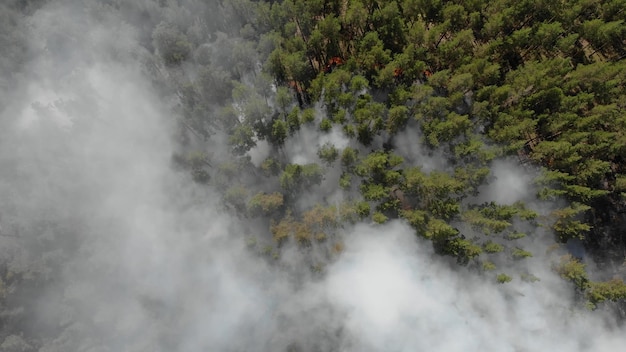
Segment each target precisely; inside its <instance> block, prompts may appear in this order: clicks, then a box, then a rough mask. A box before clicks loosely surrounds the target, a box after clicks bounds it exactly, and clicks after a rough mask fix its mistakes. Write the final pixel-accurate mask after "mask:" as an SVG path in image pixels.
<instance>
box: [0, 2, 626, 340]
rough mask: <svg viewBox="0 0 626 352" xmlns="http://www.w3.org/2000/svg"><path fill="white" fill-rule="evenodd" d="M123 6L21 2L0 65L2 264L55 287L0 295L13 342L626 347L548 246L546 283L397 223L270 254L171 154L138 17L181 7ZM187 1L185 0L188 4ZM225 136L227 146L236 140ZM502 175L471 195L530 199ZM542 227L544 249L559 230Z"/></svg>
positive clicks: (305, 139)
mask: <svg viewBox="0 0 626 352" xmlns="http://www.w3.org/2000/svg"><path fill="white" fill-rule="evenodd" d="M107 3H110V4H107ZM121 3H122V2H115V1H108V2H107V1H101V2H93V3H89V2H81V1H51V2H49V4H47V5H44V6H42V7H40V8H38V9H36V10H33V11H32V13H30V14H28V15H21V12H20V13H18V12H15V13H14V16H17V17H19V20H16V23H15V27H12V30H15V31H18V30H19V31H22V33H25V34H21V35H22V36H23V38H17V39H15V40H16V42H17V43H21V44H20V45H23V49H22V52H21V56H20V58H21V61H20V62H17V61H16V62H10V63H9V64H3V66H1V67H2V69H3V71H2V72H1V75H2V80H3V81H2V82H3V85H2V89H3V91H2V95H3V96H4V97H3V98H2V104H3V105H2V106H1V108H2V111H1V115H0V224H1V226H2V229H1V230H0V234H1V235H2V236H1V238H0V245H1V250H2V253H1V255H2V257H1V258H2V260H3V262H2V264H3V266H6V269H3V270H4V273H3V276H4V277H5V278H7V277H10V274H9V273H10V272H25V273H27V274H25V275H26V276H25V277H23V278H22V279H24V280H25V281H26V282H27V283H28V282H29V281H28V280H29V278H28V275H31V276H32V277H37V278H44V279H45V280H44V283H43V284H39V283H37V282H35V281H34V280H33V282H32V284H25V285H24V286H23V287H22V288H21V290H22V291H20V292H18V293H15V292H13V293H11V292H5V291H4V288H0V291H2V294H3V295H10V297H12V298H11V301H10V302H9V303H10V306H8V307H2V309H3V312H2V317H1V318H0V319H2V325H1V327H2V330H1V331H2V335H0V350H2V351H9V352H13V351H41V352H56V351H59V352H61V351H92V352H94V351H129V352H135V351H137V352H138V351H185V352H186V351H189V352H191V351H420V350H422V351H617V350H619V349H620V347H622V346H624V345H626V337H625V336H624V334H623V330H620V326H619V325H618V324H617V323H616V322H615V321H613V320H612V319H611V318H610V317H609V316H608V315H607V316H604V315H603V313H602V312H601V311H596V312H589V311H586V310H584V309H581V308H580V307H579V306H578V305H576V304H575V297H574V294H573V290H572V289H571V287H569V285H568V284H567V283H566V282H564V281H563V280H561V279H560V278H559V277H558V276H557V275H556V274H555V273H554V272H552V271H551V270H549V269H546V268H549V267H550V264H549V263H550V261H551V260H552V259H551V257H550V255H549V254H548V253H543V252H541V251H535V253H536V255H535V257H533V258H531V259H530V260H529V261H528V264H527V265H528V267H529V268H532V272H533V273H534V275H536V276H537V277H538V278H539V281H536V282H526V281H523V280H520V279H519V278H517V277H516V278H515V280H513V281H512V282H511V283H509V284H507V285H499V284H497V283H494V282H493V280H492V279H487V278H484V277H481V276H479V275H476V274H475V273H473V272H471V271H470V270H469V269H466V268H459V267H456V266H451V265H450V264H449V263H448V262H447V261H446V260H445V259H443V258H441V257H440V256H438V255H435V254H434V253H433V250H432V248H431V245H430V244H428V243H426V242H424V241H421V240H420V239H419V238H418V237H417V236H416V235H415V233H414V230H413V229H411V228H410V227H409V226H408V225H407V224H405V223H403V222H401V221H399V220H396V221H391V222H389V223H388V224H385V225H374V224H359V225H356V226H354V227H349V228H345V229H343V230H342V231H343V233H342V235H343V237H344V242H345V250H344V252H343V253H341V255H339V256H338V258H337V259H335V261H334V262H332V263H331V264H330V265H328V266H326V267H325V268H323V270H322V272H321V273H318V275H315V274H311V273H310V270H309V268H303V267H301V265H300V264H298V263H295V262H296V261H295V260H291V258H290V253H291V254H293V255H296V254H297V251H299V250H300V249H296V248H293V249H290V248H287V249H286V250H285V254H284V255H283V256H282V257H281V258H279V259H277V260H276V261H275V262H272V261H268V260H266V259H263V258H262V257H261V256H259V255H257V253H256V252H255V247H254V246H252V245H251V244H250V243H249V241H247V239H249V238H250V237H253V238H261V239H263V238H266V237H267V234H266V233H265V232H266V230H265V229H254V230H251V227H250V226H245V225H244V224H242V221H241V220H240V219H238V218H236V217H234V216H232V215H229V214H228V213H227V212H225V211H224V210H223V208H222V205H221V204H220V196H219V195H218V192H217V191H216V190H215V189H212V188H211V187H206V186H199V185H197V184H195V183H193V182H192V181H191V179H190V178H189V177H188V176H186V175H185V174H183V173H181V172H177V171H175V169H174V168H173V167H172V165H171V164H172V163H171V155H172V152H173V151H174V150H175V148H176V146H175V143H174V137H173V135H174V133H173V132H172V131H175V119H176V116H175V114H176V110H175V99H173V98H172V99H171V100H168V99H162V96H163V95H162V94H163V91H161V90H160V89H162V87H155V86H154V82H152V81H151V80H150V79H149V78H148V76H147V74H146V72H145V70H146V67H149V65H148V64H147V62H149V55H150V54H149V52H148V49H147V48H146V46H145V45H147V44H146V43H148V42H149V40H148V39H146V38H149V36H147V35H146V34H145V33H144V32H143V28H144V27H149V26H150V25H153V24H155V23H159V22H160V21H161V19H162V18H167V17H168V16H169V17H168V18H169V19H170V20H171V21H173V20H174V19H176V16H178V15H180V14H181V12H176V11H175V9H177V7H175V6H174V5H173V4H170V5H172V7H170V8H169V9H168V8H160V7H159V6H157V4H156V3H152V2H149V1H145V2H137V4H136V5H135V6H134V7H133V6H131V5H125V4H121ZM171 3H173V2H171ZM190 3H193V4H191V5H194V6H200V5H198V4H197V3H195V2H190ZM191 5H190V6H191ZM172 8H174V10H173V9H172ZM184 8H185V4H184V2H182V4H181V5H180V7H179V8H178V9H179V10H180V9H184ZM140 10H141V11H140ZM142 11H143V12H142ZM168 11H170V12H168ZM137 13H143V14H145V16H139V15H137ZM183 15H184V12H183ZM22 16H24V17H22ZM180 16H182V15H180ZM133 21H136V22H133ZM7 28H8V27H7ZM16 48H17V47H16ZM217 49H219V48H217ZM3 50H10V49H7V48H4V49H3ZM16 50H17V49H16ZM214 50H216V49H215V48H214ZM3 57H4V55H3ZM300 133H301V135H302V139H300V140H294V139H292V140H289V141H288V142H287V145H293V148H290V150H291V153H292V154H290V155H289V157H290V158H293V159H294V160H300V159H303V160H305V161H307V162H308V161H309V160H311V159H312V158H315V153H311V150H317V148H318V147H319V146H320V145H323V144H324V143H326V142H328V141H331V142H333V143H336V144H341V143H344V140H343V137H342V136H341V135H340V134H335V133H334V132H333V133H332V134H330V135H324V136H322V135H320V134H319V132H318V131H313V130H309V129H303V130H302V131H301V132H300ZM411 133H412V131H406V132H403V133H402V134H401V135H400V136H399V137H398V141H397V144H398V151H399V152H400V153H403V151H406V153H408V154H409V155H407V159H408V160H409V162H412V163H419V162H420V160H427V161H429V164H428V165H427V166H426V168H432V169H436V168H438V167H442V166H441V165H438V164H437V162H438V161H437V160H436V158H432V159H428V158H427V157H425V156H424V157H420V155H417V152H416V151H417V150H419V147H418V146H415V148H412V147H411V143H412V142H413V141H414V140H415V139H412V138H411V137H410V136H411ZM415 133H417V132H416V131H415ZM305 134H306V135H305ZM329 136H330V137H329ZM302 143H306V144H307V145H303V144H302ZM309 143H310V144H311V145H308V144H309ZM296 146H297V148H296ZM211 148H212V152H213V153H214V154H216V155H217V157H219V155H220V154H224V153H226V152H227V150H228V148H229V147H228V146H227V145H219V144H213V145H211ZM410 153H413V154H410ZM495 167H496V169H494V170H493V174H494V175H495V177H496V179H497V180H496V181H494V182H493V183H492V184H491V185H486V186H484V187H483V188H481V195H479V196H478V199H477V200H476V202H483V201H492V200H493V201H498V202H501V203H509V202H510V203H512V202H515V201H517V200H520V199H525V197H527V196H528V194H529V193H531V192H528V190H529V189H530V187H532V186H531V184H530V181H531V178H530V177H526V176H524V174H523V173H522V172H521V171H520V172H516V171H511V170H514V169H515V168H516V167H517V166H516V165H515V164H514V163H508V162H505V161H503V162H501V163H499V164H496V166H495ZM325 192H326V193H328V194H331V193H333V192H332V191H329V190H325ZM253 231H258V232H259V233H251V232H253ZM541 236H545V237H546V238H541ZM529 237H532V238H531V239H529V240H528V241H529V245H532V244H533V243H535V244H537V247H539V244H545V243H546V242H548V241H549V237H550V236H549V235H548V234H545V233H543V234H542V233H537V234H535V235H534V236H529ZM544 252H545V250H544ZM294 253H296V254H294Z"/></svg>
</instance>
